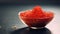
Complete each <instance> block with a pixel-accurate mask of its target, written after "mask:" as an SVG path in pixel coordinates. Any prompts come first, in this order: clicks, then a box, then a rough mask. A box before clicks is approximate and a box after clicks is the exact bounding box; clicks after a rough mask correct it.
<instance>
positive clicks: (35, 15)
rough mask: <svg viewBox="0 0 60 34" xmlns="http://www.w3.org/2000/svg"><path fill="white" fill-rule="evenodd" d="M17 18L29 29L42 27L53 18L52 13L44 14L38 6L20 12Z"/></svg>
mask: <svg viewBox="0 0 60 34" xmlns="http://www.w3.org/2000/svg"><path fill="white" fill-rule="evenodd" d="M19 17H21V19H22V20H23V21H24V22H25V23H26V24H27V25H28V26H30V27H44V26H45V25H46V24H47V23H48V22H49V21H51V20H52V18H53V13H52V12H45V11H44V10H42V8H41V7H40V6H35V7H34V8H33V9H32V10H26V11H24V12H21V13H20V15H19Z"/></svg>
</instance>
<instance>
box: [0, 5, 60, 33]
mask: <svg viewBox="0 0 60 34" xmlns="http://www.w3.org/2000/svg"><path fill="white" fill-rule="evenodd" d="M34 6H35V5H22V6H20V5H19V6H18V5H16V6H0V34H10V32H12V31H14V30H18V29H21V28H24V27H27V26H26V25H24V24H23V23H22V22H21V21H20V20H19V18H18V13H19V12H20V11H24V10H27V9H32V7H34ZM42 8H43V9H44V10H46V11H52V12H54V15H55V16H54V19H53V20H52V21H51V22H50V23H49V24H48V25H47V26H46V28H48V29H49V30H50V31H51V33H52V34H60V23H59V22H60V6H44V5H42Z"/></svg>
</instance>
